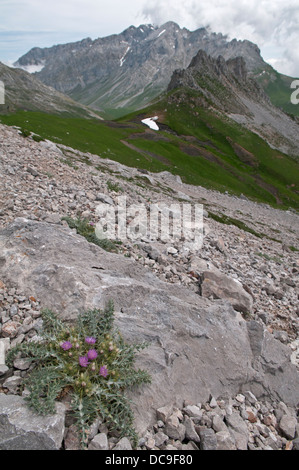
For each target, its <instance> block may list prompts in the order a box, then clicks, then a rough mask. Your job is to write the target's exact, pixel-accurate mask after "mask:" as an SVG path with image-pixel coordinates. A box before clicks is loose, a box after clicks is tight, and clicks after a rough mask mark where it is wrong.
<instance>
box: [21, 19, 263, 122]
mask: <svg viewBox="0 0 299 470" xmlns="http://www.w3.org/2000/svg"><path fill="white" fill-rule="evenodd" d="M199 50H202V51H205V52H206V54H208V55H209V56H211V57H213V58H218V57H219V56H220V55H221V56H222V57H223V58H224V60H225V61H227V60H229V59H234V58H236V57H240V56H243V57H244V60H245V62H246V66H247V68H248V70H249V72H250V71H252V70H254V69H256V68H259V67H262V66H263V65H264V61H263V59H262V57H261V55H260V51H259V49H258V47H257V46H256V45H254V44H252V43H250V42H249V41H238V40H236V39H234V40H232V41H229V40H228V38H227V37H226V36H224V35H222V34H216V33H213V32H211V31H209V30H208V29H206V28H199V29H197V30H195V31H189V30H188V29H187V28H180V26H179V25H178V24H177V23H175V22H173V21H169V22H167V23H165V24H163V25H161V26H159V27H158V26H153V25H150V24H142V25H140V26H139V27H136V26H130V27H129V28H127V29H126V30H124V31H123V32H122V33H120V34H113V35H110V36H107V37H104V38H98V39H95V40H91V39H90V38H86V39H83V40H82V41H78V42H75V43H69V44H63V45H57V46H53V47H51V48H44V49H41V48H34V49H31V51H29V52H28V53H27V54H25V55H24V56H23V57H21V58H20V59H19V60H18V61H17V62H16V64H15V65H16V66H17V67H21V68H26V67H28V66H32V65H34V66H35V69H33V70H34V71H35V72H36V76H37V77H38V78H39V79H40V80H41V81H42V82H43V83H45V84H46V85H50V86H52V87H54V88H56V89H57V90H58V91H61V92H63V93H67V94H68V95H69V96H71V97H72V98H73V99H75V100H77V101H79V102H81V103H83V104H88V105H89V106H91V107H92V108H94V109H96V110H99V111H100V112H101V114H103V115H104V116H106V117H108V118H111V117H117V116H118V115H122V114H126V113H127V112H128V111H131V110H132V109H141V108H142V107H144V106H146V105H147V104H148V103H149V102H150V101H151V100H152V99H153V98H155V97H157V96H158V95H159V94H160V93H161V92H162V91H165V90H166V88H167V86H168V83H169V77H171V75H172V73H173V72H174V71H175V70H176V69H185V68H187V67H188V66H189V64H190V62H191V60H192V58H193V57H195V56H196V54H197V53H198V51H199ZM197 60H199V57H198V58H197ZM222 63H223V64H224V62H223V61H222ZM219 66H220V64H219ZM36 67H39V69H36ZM220 68H221V67H220ZM239 72H241V69H240V70H239ZM235 73H236V71H235ZM242 73H243V72H242ZM105 113H106V114H105Z"/></svg>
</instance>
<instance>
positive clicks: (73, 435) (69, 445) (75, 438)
mask: <svg viewBox="0 0 299 470" xmlns="http://www.w3.org/2000/svg"><path fill="white" fill-rule="evenodd" d="M64 448H65V450H80V448H81V444H80V438H79V433H78V430H77V426H76V425H75V424H72V425H71V426H70V427H69V428H68V430H67V433H66V436H65V439H64Z"/></svg>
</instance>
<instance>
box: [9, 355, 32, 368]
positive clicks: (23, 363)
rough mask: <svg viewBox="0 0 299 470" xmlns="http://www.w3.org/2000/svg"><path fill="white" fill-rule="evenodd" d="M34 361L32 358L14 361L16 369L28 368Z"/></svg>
mask: <svg viewBox="0 0 299 470" xmlns="http://www.w3.org/2000/svg"><path fill="white" fill-rule="evenodd" d="M31 364H32V361H31V359H23V358H21V359H16V360H15V361H14V363H13V365H14V368H15V369H19V370H27V369H29V367H30V366H31Z"/></svg>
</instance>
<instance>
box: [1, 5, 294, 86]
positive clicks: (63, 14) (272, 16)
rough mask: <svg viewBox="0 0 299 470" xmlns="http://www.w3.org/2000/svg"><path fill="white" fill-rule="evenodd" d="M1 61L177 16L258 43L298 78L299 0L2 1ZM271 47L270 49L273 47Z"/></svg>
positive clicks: (184, 24) (184, 21) (193, 26)
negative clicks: (59, 44) (40, 49)
mask: <svg viewBox="0 0 299 470" xmlns="http://www.w3.org/2000/svg"><path fill="white" fill-rule="evenodd" d="M0 3H1V15H0V41H1V43H2V47H1V50H0V60H2V61H3V60H16V59H17V58H18V57H20V56H21V55H22V54H24V53H26V52H27V51H28V50H29V49H30V48H31V47H34V46H40V47H46V46H51V45H53V44H58V43H64V42H71V41H78V40H80V39H83V38H85V37H87V36H90V37H91V38H93V39H94V38H97V37H104V36H107V35H109V34H117V33H120V32H121V31H123V30H124V29H126V28H127V27H129V26H130V25H132V24H133V25H135V26H139V25H140V24H142V23H154V24H158V25H161V24H163V23H165V22H167V21H170V20H172V21H175V22H177V23H178V24H179V25H180V27H186V28H188V29H190V30H194V29H197V28H199V27H202V26H208V25H209V26H210V28H211V30H212V31H214V32H219V33H223V34H227V35H228V37H229V39H233V38H234V37H235V38H237V39H248V40H250V41H252V42H254V43H256V44H257V45H258V46H259V47H260V49H261V51H262V55H263V57H264V59H265V60H266V61H268V60H271V61H272V63H275V64H276V65H277V68H278V67H279V71H280V72H282V73H286V74H289V75H293V76H296V77H299V47H298V44H299V0H288V2H285V0H250V1H249V0H207V1H202V0H184V1H182V0H171V2H170V1H168V0H150V2H149V1H148V0H84V1H82V0H50V1H47V2H41V1H40V0H0ZM270 50H271V53H269V51H270Z"/></svg>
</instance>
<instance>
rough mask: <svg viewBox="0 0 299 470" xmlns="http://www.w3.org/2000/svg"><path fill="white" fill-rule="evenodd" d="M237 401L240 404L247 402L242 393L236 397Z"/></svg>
mask: <svg viewBox="0 0 299 470" xmlns="http://www.w3.org/2000/svg"><path fill="white" fill-rule="evenodd" d="M236 400H237V401H238V402H239V403H244V401H245V396H244V395H242V394H241V393H239V394H238V395H236Z"/></svg>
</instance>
